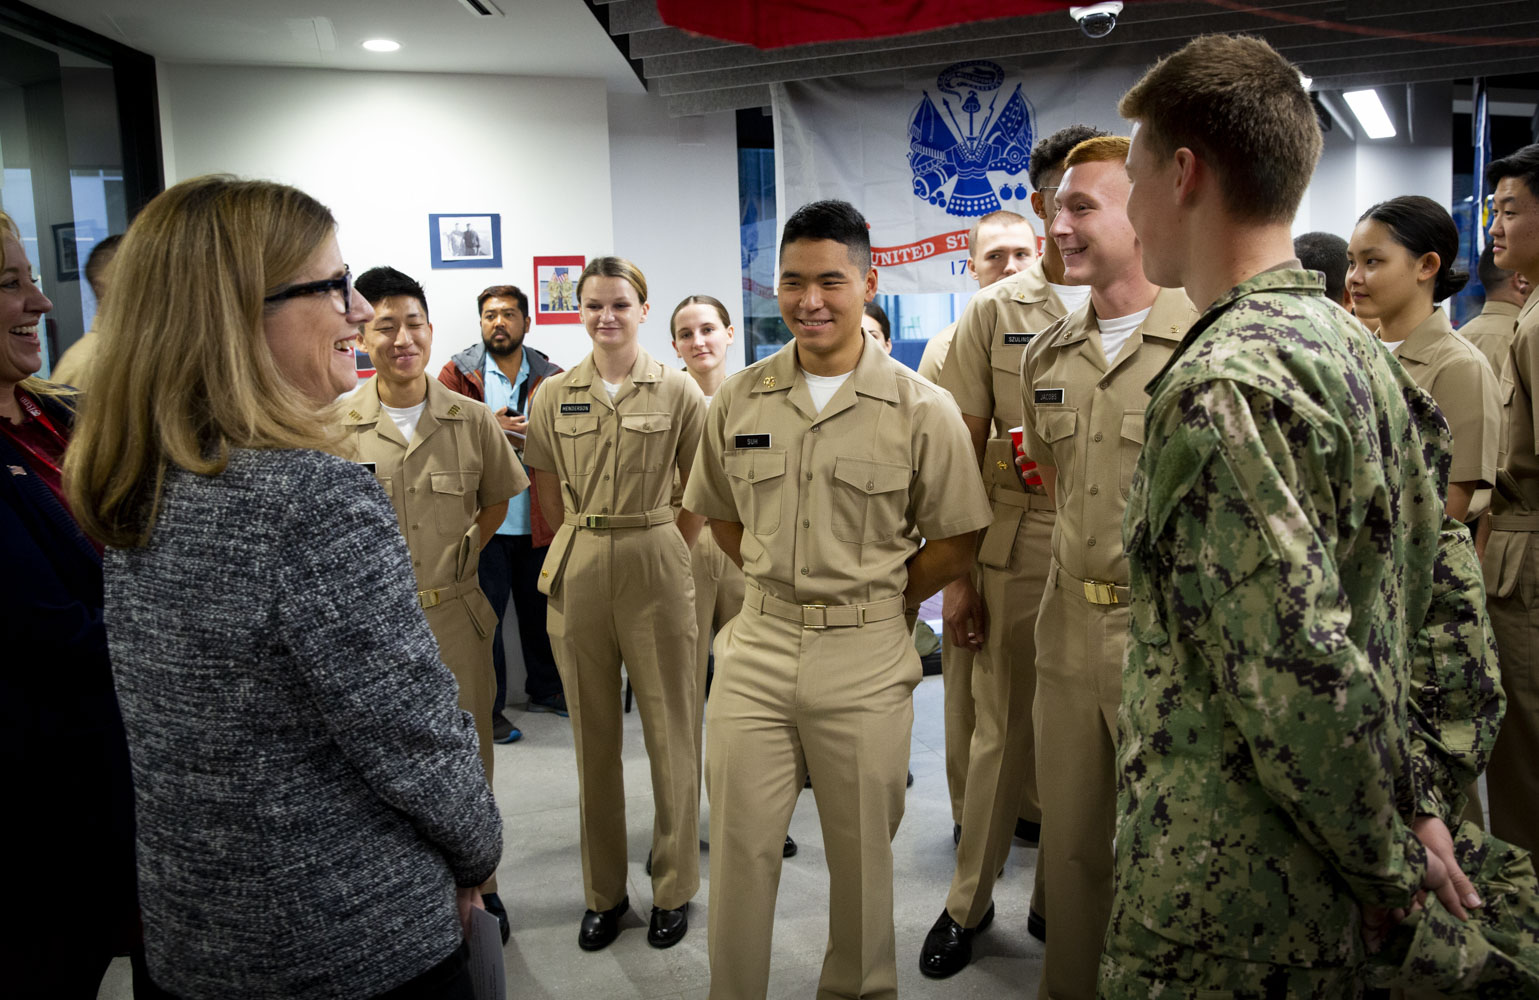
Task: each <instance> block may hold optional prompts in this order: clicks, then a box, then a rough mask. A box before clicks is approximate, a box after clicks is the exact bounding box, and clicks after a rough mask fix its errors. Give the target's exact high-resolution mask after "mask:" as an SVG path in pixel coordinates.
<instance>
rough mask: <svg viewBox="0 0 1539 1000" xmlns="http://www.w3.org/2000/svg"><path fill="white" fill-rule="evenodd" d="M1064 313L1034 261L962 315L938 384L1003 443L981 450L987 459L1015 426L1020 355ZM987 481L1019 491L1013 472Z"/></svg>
mask: <svg viewBox="0 0 1539 1000" xmlns="http://www.w3.org/2000/svg"><path fill="white" fill-rule="evenodd" d="M1064 312H1065V309H1064V306H1063V303H1062V302H1061V301H1060V300H1059V298H1058V296H1057V295H1056V294H1054V292H1053V289H1052V286H1050V285H1049V284H1048V282H1047V276H1046V275H1045V274H1043V272H1042V261H1041V259H1040V258H1039V259H1038V260H1036V261H1034V262H1033V263H1032V264H1031V266H1030V267H1028V268H1026V269H1025V270H1024V271H1020V272H1019V273H1017V274H1013V275H1011V276H1010V277H1008V278H1005V279H1003V280H1001V281H996V282H994V284H992V285H990V286H989V287H987V288H983V289H980V290H979V291H978V294H977V295H974V296H973V297H972V299H970V300H969V301H968V303H967V308H966V309H964V310H963V311H962V318H961V319H960V320H958V321H957V332H956V336H955V337H954V338H953V339H952V341H951V350H950V352H949V353H948V354H947V355H946V364H945V367H943V368H942V369H941V375H940V381H939V385H940V386H941V387H942V388H944V389H946V390H947V391H948V392H950V393H951V395H952V396H954V397H955V398H956V401H957V406H959V407H960V408H961V410H962V412H963V413H965V414H967V415H968V416H971V417H977V418H980V419H984V420H992V421H994V429H995V430H994V432H995V433H996V434H998V435H1000V437H999V438H997V439H996V440H1003V441H1006V445H1005V446H1004V447H1003V448H1002V449H986V454H987V455H989V456H993V455H995V454H996V451H1001V452H1002V453H1003V454H1005V455H1008V454H1009V453H1010V447H1011V446H1010V445H1009V444H1008V439H1007V438H1006V437H1005V435H1007V434H1008V433H1009V430H1010V428H1012V427H1016V426H1019V425H1020V422H1021V388H1020V378H1021V355H1022V354H1023V353H1025V351H1026V345H1027V344H1029V343H1031V341H1032V339H1033V338H1035V337H1036V336H1037V335H1038V334H1039V333H1041V332H1042V331H1043V330H1046V329H1047V328H1048V327H1049V326H1052V325H1053V323H1054V322H1056V321H1057V320H1058V319H1060V318H1061V317H1062V316H1063V314H1064ZM991 478H992V480H993V481H994V482H996V483H998V484H999V485H1002V486H1011V485H1012V484H1013V488H1014V489H1015V490H1017V491H1019V490H1020V488H1021V487H1020V480H1019V479H1018V478H1017V477H1016V475H1015V473H1014V471H1013V470H1012V471H1010V473H1009V475H1007V476H1000V477H991Z"/></svg>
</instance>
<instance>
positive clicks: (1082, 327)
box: [1052, 288, 1195, 358]
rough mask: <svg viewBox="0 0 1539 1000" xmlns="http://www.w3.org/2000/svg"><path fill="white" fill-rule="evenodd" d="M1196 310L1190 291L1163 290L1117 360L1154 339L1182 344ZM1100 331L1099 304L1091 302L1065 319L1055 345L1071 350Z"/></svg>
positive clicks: (1087, 302)
mask: <svg viewBox="0 0 1539 1000" xmlns="http://www.w3.org/2000/svg"><path fill="white" fill-rule="evenodd" d="M1194 311H1195V310H1194V309H1193V306H1192V304H1191V302H1190V301H1188V300H1187V297H1186V292H1184V291H1182V290H1181V289H1179V288H1161V289H1160V291H1159V294H1158V295H1156V296H1155V297H1154V302H1153V304H1151V305H1150V307H1149V315H1147V316H1145V317H1144V321H1143V322H1142V323H1140V324H1138V329H1137V330H1135V331H1133V335H1132V336H1131V337H1129V338H1128V342H1127V343H1126V344H1124V345H1123V348H1122V351H1121V353H1119V354H1118V355H1117V357H1118V358H1124V357H1128V356H1130V355H1131V354H1132V353H1133V348H1135V347H1137V346H1138V345H1139V344H1141V343H1143V342H1144V340H1146V339H1148V338H1150V337H1153V338H1155V339H1156V340H1169V341H1172V342H1176V343H1179V342H1180V340H1181V336H1182V335H1183V334H1184V333H1186V328H1187V327H1188V326H1191V323H1192V318H1193V313H1194ZM1099 330H1100V327H1099V326H1098V325H1097V324H1096V316H1095V304H1094V303H1093V302H1091V301H1090V300H1088V299H1087V300H1086V301H1085V304H1084V305H1082V306H1080V307H1079V308H1078V309H1076V310H1074V311H1073V312H1072V313H1070V314H1069V315H1068V317H1067V318H1065V319H1064V320H1063V329H1062V330H1060V331H1059V332H1058V334H1057V335H1056V336H1054V337H1053V341H1052V345H1053V346H1054V347H1067V346H1068V345H1070V344H1077V343H1079V342H1080V341H1082V340H1086V339H1088V338H1089V337H1090V335H1091V334H1092V333H1094V332H1097V331H1099Z"/></svg>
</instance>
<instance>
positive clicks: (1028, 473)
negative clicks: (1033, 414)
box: [1009, 425, 1042, 486]
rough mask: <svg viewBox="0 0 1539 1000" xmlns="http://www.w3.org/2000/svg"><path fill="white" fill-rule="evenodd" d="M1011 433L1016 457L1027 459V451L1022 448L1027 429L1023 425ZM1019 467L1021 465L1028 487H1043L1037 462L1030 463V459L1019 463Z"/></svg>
mask: <svg viewBox="0 0 1539 1000" xmlns="http://www.w3.org/2000/svg"><path fill="white" fill-rule="evenodd" d="M1009 433H1010V441H1011V443H1012V444H1014V445H1015V454H1016V457H1017V458H1025V457H1026V451H1025V449H1024V448H1023V447H1022V444H1023V440H1024V438H1025V435H1026V428H1025V426H1024V425H1023V426H1021V427H1012V428H1010V432H1009ZM1018 465H1019V467H1020V470H1021V477H1022V478H1023V479H1024V480H1025V481H1026V485H1027V486H1041V485H1042V477H1041V476H1040V475H1038V474H1037V463H1036V462H1033V461H1030V460H1029V459H1028V460H1027V461H1024V462H1020V463H1018Z"/></svg>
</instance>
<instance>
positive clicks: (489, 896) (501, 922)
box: [481, 892, 511, 944]
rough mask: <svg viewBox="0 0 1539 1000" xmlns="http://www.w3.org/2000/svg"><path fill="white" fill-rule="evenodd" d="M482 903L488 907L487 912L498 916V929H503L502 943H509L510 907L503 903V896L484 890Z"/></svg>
mask: <svg viewBox="0 0 1539 1000" xmlns="http://www.w3.org/2000/svg"><path fill="white" fill-rule="evenodd" d="M481 905H482V906H484V907H486V912H487V913H490V914H491V915H492V916H494V917H496V918H497V929H498V930H500V931H502V943H503V944H507V943H508V935H509V933H510V930H511V929H510V928H509V927H508V908H507V907H505V906H503V905H502V897H501V896H498V895H497V894H496V893H495V892H483V893H482V894H481Z"/></svg>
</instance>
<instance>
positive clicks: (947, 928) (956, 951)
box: [919, 903, 994, 979]
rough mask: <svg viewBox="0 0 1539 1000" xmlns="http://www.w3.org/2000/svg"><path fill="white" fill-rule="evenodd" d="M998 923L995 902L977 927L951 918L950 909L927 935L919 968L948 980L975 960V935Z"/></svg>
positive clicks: (921, 950) (925, 972) (921, 951)
mask: <svg viewBox="0 0 1539 1000" xmlns="http://www.w3.org/2000/svg"><path fill="white" fill-rule="evenodd" d="M993 922H994V904H993V903H990V904H989V911H988V912H987V913H985V914H984V915H983V919H982V920H980V921H978V926H977V927H971V928H969V927H963V926H962V925H961V924H959V923H957V922H956V921H955V920H952V919H951V914H950V913H949V912H947V911H946V910H942V911H941V915H940V917H939V918H937V919H936V921H935V926H933V927H931V928H930V933H928V934H926V935H925V936H924V947H923V948H921V949H919V971H920V972H922V973H924V974H925V975H927V976H929V977H930V978H931V979H945V978H946V977H947V976H954V975H956V974H957V973H958V972H961V971H962V970H963V969H965V968H967V963H968V962H971V961H972V960H973V938H974V936H976V935H977V934H979V933H981V932H982V931H984V930H985V929H987V928H988V926H989V924H991V923H993Z"/></svg>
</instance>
